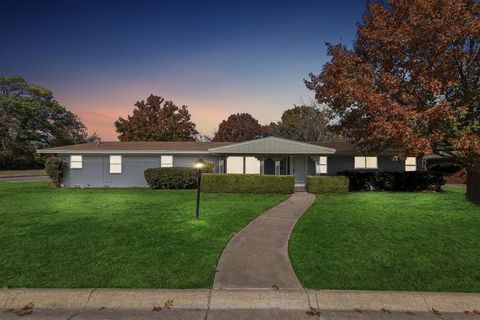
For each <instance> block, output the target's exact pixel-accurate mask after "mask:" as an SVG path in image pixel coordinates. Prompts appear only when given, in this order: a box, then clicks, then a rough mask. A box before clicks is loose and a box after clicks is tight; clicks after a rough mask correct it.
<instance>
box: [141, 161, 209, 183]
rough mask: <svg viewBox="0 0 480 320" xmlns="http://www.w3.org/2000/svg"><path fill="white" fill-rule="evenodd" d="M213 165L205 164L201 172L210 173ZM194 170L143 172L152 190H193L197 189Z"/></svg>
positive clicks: (151, 169) (154, 169) (157, 169)
mask: <svg viewBox="0 0 480 320" xmlns="http://www.w3.org/2000/svg"><path fill="white" fill-rule="evenodd" d="M212 168H213V165H210V164H207V165H205V167H204V168H203V169H202V170H201V171H202V172H212ZM197 170H198V169H195V168H181V167H172V168H150V169H147V170H145V172H144V176H145V180H146V181H147V184H148V185H149V186H150V188H153V189H194V188H196V187H197V179H196V178H195V173H196V172H197Z"/></svg>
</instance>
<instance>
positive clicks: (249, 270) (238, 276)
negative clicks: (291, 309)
mask: <svg viewBox="0 0 480 320" xmlns="http://www.w3.org/2000/svg"><path fill="white" fill-rule="evenodd" d="M314 200H315V196H314V195H313V194H309V193H306V192H297V193H294V194H292V195H291V196H290V197H289V198H288V199H287V200H286V201H284V202H282V203H280V204H279V205H277V206H275V207H273V208H271V209H270V210H268V211H266V212H265V213H264V214H262V215H261V216H259V217H258V218H257V219H255V220H253V221H252V222H251V223H250V224H248V225H247V226H246V227H245V228H243V229H242V230H241V231H240V232H239V233H237V234H236V235H235V236H234V237H233V238H232V239H231V240H230V242H229V243H228V244H227V246H226V247H225V250H224V251H223V253H222V256H221V257H220V260H219V262H218V267H217V273H216V275H215V281H214V285H213V287H214V288H215V289H252V288H255V289H272V288H273V287H275V288H277V287H278V288H280V289H302V285H301V284H300V282H299V281H298V279H297V276H296V275H295V272H294V271H293V268H292V265H291V264H290V260H289V258H288V240H289V238H290V233H291V232H292V230H293V227H294V226H295V223H296V222H297V220H298V218H299V217H300V216H301V215H302V214H303V213H304V212H305V210H306V209H307V208H308V207H310V205H311V204H312V203H313V202H314Z"/></svg>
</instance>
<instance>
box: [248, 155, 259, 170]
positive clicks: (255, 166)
mask: <svg viewBox="0 0 480 320" xmlns="http://www.w3.org/2000/svg"><path fill="white" fill-rule="evenodd" d="M245 173H252V174H257V173H260V161H259V160H257V158H255V157H245Z"/></svg>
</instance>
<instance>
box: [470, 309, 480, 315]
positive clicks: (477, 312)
mask: <svg viewBox="0 0 480 320" xmlns="http://www.w3.org/2000/svg"><path fill="white" fill-rule="evenodd" d="M472 312H473V313H474V314H476V315H480V311H478V310H477V309H473V310H472Z"/></svg>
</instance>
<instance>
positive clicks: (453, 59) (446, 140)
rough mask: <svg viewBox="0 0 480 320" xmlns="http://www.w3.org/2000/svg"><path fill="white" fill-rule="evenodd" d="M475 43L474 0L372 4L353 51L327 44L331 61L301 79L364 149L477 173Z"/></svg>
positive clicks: (478, 59)
mask: <svg viewBox="0 0 480 320" xmlns="http://www.w3.org/2000/svg"><path fill="white" fill-rule="evenodd" d="M479 39H480V6H479V4H478V3H476V2H475V1H473V0H388V1H377V2H373V3H370V4H369V5H368V8H367V11H366V13H365V14H364V16H363V20H362V22H361V24H360V25H359V26H358V32H357V38H356V40H355V42H354V44H353V46H352V48H351V49H349V48H347V47H346V46H344V45H328V44H327V45H328V53H329V55H330V57H331V61H330V62H329V63H327V64H325V65H324V67H323V69H322V72H321V73H320V74H319V75H313V74H310V77H309V79H308V80H306V81H305V82H306V85H307V87H308V88H309V89H311V90H314V91H315V94H316V99H317V101H318V102H319V103H321V104H326V105H327V106H328V113H329V116H330V117H331V118H335V119H336V120H337V123H336V125H335V128H336V130H337V132H338V133H341V134H342V135H344V136H346V137H347V138H348V139H349V140H352V141H354V142H355V143H357V144H358V145H359V146H360V147H362V148H363V149H364V150H369V151H379V150H383V149H385V148H401V149H403V150H404V152H402V153H401V154H399V156H402V157H405V156H408V155H424V154H429V153H432V152H434V153H436V154H440V155H442V156H444V157H449V158H451V159H453V160H455V161H457V162H459V163H462V164H464V165H465V166H466V167H467V169H468V171H469V174H473V175H478V172H479V170H480V88H479V86H480V53H479V50H480V47H479ZM477 180H478V179H477ZM470 187H471V186H470ZM470 187H469V188H470ZM477 188H478V185H477ZM477 193H478V189H477ZM469 194H471V192H469ZM469 198H470V199H471V200H472V199H473V198H472V197H470V196H469Z"/></svg>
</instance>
